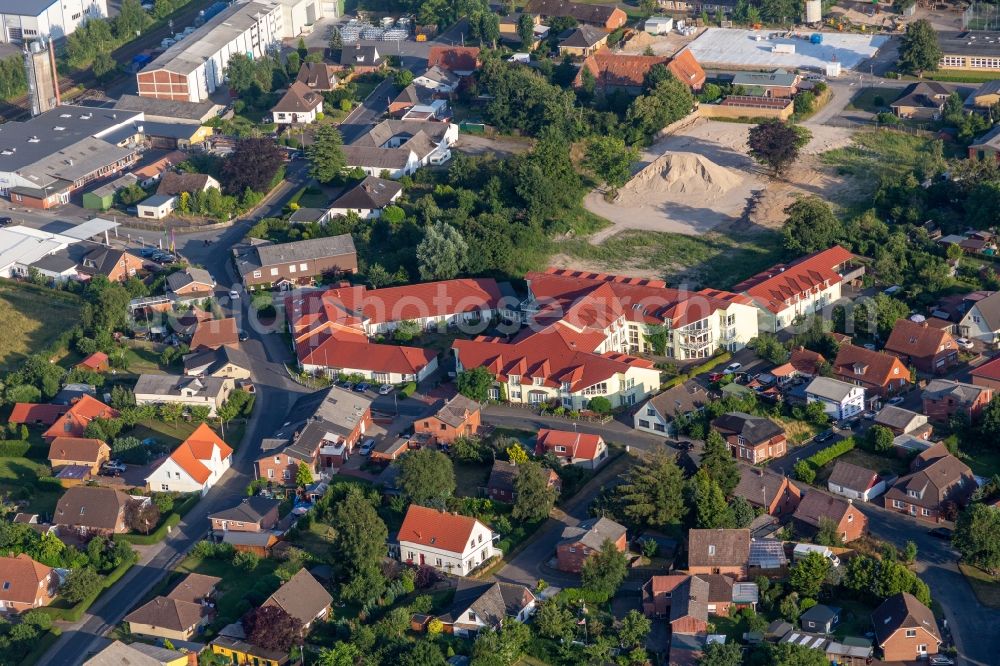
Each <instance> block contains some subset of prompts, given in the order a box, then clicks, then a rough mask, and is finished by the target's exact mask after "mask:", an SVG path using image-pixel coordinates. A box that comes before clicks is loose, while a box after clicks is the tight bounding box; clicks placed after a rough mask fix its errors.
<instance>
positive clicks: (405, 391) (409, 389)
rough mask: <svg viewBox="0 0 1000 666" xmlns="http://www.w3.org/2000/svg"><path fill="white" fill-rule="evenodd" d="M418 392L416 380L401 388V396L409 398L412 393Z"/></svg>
mask: <svg viewBox="0 0 1000 666" xmlns="http://www.w3.org/2000/svg"><path fill="white" fill-rule="evenodd" d="M416 392H417V383H416V382H407V383H406V385H405V386H403V388H401V389H399V397H400V398H409V397H410V396H411V395H413V394H414V393H416Z"/></svg>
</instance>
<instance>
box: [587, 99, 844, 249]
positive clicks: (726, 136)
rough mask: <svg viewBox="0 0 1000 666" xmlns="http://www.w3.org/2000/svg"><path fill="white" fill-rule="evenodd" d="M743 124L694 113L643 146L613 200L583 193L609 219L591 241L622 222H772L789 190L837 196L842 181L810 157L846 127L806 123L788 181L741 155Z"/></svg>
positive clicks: (665, 227) (695, 231)
mask: <svg viewBox="0 0 1000 666" xmlns="http://www.w3.org/2000/svg"><path fill="white" fill-rule="evenodd" d="M750 127H751V125H749V124H745V123H727V122H719V121H712V120H704V119H701V120H697V121H695V122H693V123H691V124H690V125H688V126H687V127H683V128H681V129H679V130H677V131H676V132H675V133H674V134H672V135H670V136H667V137H665V138H663V139H661V140H660V141H658V142H657V143H655V144H653V145H652V146H650V148H649V149H648V150H647V151H646V152H645V153H644V154H643V155H642V160H641V161H640V163H639V164H638V165H637V168H636V175H635V176H634V177H633V179H632V180H631V181H630V182H629V183H628V184H626V185H625V186H624V187H623V188H622V189H621V191H620V194H619V197H618V199H617V200H615V201H614V202H609V201H607V200H605V198H604V195H603V193H601V192H592V193H590V194H589V195H588V196H587V198H586V200H585V206H586V207H587V210H589V211H591V212H592V213H595V214H597V215H600V216H601V217H604V218H606V219H608V220H609V221H611V223H612V226H610V227H608V228H606V229H603V230H601V231H600V232H598V233H597V234H594V235H593V236H591V238H590V242H591V243H594V244H600V243H602V242H603V241H604V240H606V239H608V238H610V237H612V236H614V235H616V234H618V233H620V232H622V231H624V230H627V229H641V230H646V231H659V232H668V233H680V234H689V235H700V234H703V233H706V232H708V231H710V230H712V229H716V228H718V227H721V226H728V225H732V224H737V223H745V224H754V225H757V226H760V227H765V228H777V227H780V226H781V224H782V222H783V221H784V213H783V210H784V208H785V207H786V206H787V205H788V204H789V203H790V202H791V201H792V200H793V199H794V198H795V197H796V196H800V195H802V194H818V193H823V194H824V196H826V197H827V198H831V199H833V200H836V194H837V192H838V191H839V190H840V189H841V188H843V187H844V184H843V181H842V179H840V178H839V177H837V176H836V175H835V174H834V173H833V172H832V170H831V169H829V168H826V167H824V166H823V165H821V164H820V163H819V161H818V160H817V159H816V157H815V156H816V155H818V154H819V153H822V152H825V151H827V150H831V149H833V148H838V147H842V146H846V145H848V144H849V143H850V137H851V131H850V130H847V129H843V128H837V127H826V126H823V125H813V126H810V127H809V129H810V131H811V132H812V133H813V138H812V140H811V141H810V142H809V144H808V145H807V146H806V147H805V149H804V151H803V157H802V158H801V159H800V160H799V162H798V163H796V164H795V165H794V166H793V167H792V168H791V169H790V170H789V174H788V176H787V180H783V181H773V180H772V179H770V178H769V177H768V175H767V174H766V173H764V172H763V171H762V170H761V168H760V167H759V166H758V165H756V164H755V163H754V162H753V161H752V160H751V159H750V157H749V156H748V155H747V149H746V143H747V136H748V133H749V131H750ZM751 199H756V203H754V204H753V205H751Z"/></svg>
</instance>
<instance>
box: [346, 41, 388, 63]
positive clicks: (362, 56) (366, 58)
mask: <svg viewBox="0 0 1000 666" xmlns="http://www.w3.org/2000/svg"><path fill="white" fill-rule="evenodd" d="M381 62H382V56H381V55H379V52H378V49H377V48H376V47H375V46H374V45H363V44H361V43H360V42H359V43H357V44H353V45H346V46H344V48H342V49H341V50H340V64H341V65H343V66H344V67H347V66H348V65H354V66H357V65H360V66H362V67H375V66H377V65H379V64H380V63H381Z"/></svg>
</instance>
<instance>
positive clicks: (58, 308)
mask: <svg viewBox="0 0 1000 666" xmlns="http://www.w3.org/2000/svg"><path fill="white" fill-rule="evenodd" d="M81 305H82V301H81V300H80V299H79V298H77V297H75V296H73V295H71V294H63V293H61V292H56V291H53V290H51V289H42V288H41V287H35V286H32V285H21V284H14V283H12V282H6V281H5V282H3V283H0V321H2V322H3V333H4V334H3V335H0V369H3V370H13V369H15V368H16V367H17V366H18V365H19V363H20V361H22V360H23V359H24V357H25V356H27V355H28V354H32V353H36V352H41V351H44V350H46V349H47V348H48V347H49V346H50V345H52V344H53V343H54V342H55V341H56V340H57V339H58V338H59V336H60V335H62V334H63V333H64V332H65V331H66V330H67V329H68V328H69V327H70V325H71V323H75V322H76V321H77V320H78V319H79V316H80V307H81Z"/></svg>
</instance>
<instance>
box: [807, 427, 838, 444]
mask: <svg viewBox="0 0 1000 666" xmlns="http://www.w3.org/2000/svg"><path fill="white" fill-rule="evenodd" d="M836 434H837V433H835V432H834V431H832V430H824V431H823V432H821V433H820V434H818V435H816V436H815V437H814V438H813V439H814V440H815V441H817V442H825V441H827V440H829V439H833V437H834V436H836Z"/></svg>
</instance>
